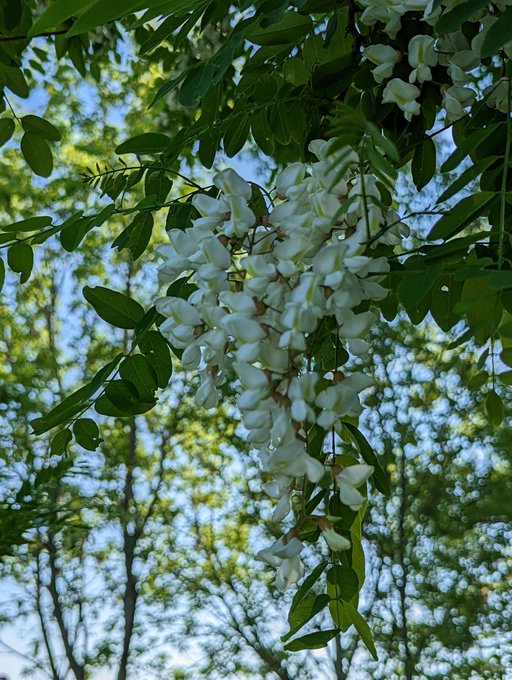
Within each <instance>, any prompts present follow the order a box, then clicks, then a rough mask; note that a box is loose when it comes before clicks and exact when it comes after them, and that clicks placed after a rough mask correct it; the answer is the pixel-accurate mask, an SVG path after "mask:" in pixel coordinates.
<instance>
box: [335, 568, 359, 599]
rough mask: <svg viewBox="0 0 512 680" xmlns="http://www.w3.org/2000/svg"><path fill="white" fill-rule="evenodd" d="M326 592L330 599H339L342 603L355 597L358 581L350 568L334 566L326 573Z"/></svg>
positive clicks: (357, 590)
mask: <svg viewBox="0 0 512 680" xmlns="http://www.w3.org/2000/svg"><path fill="white" fill-rule="evenodd" d="M327 592H328V593H329V595H330V596H331V599H333V600H334V599H340V600H343V601H344V602H350V600H351V599H352V598H353V597H354V596H357V593H358V592H359V579H358V578H357V574H356V572H355V571H354V570H353V569H352V567H348V566H346V565H341V564H335V565H334V566H333V568H332V569H329V571H328V572H327Z"/></svg>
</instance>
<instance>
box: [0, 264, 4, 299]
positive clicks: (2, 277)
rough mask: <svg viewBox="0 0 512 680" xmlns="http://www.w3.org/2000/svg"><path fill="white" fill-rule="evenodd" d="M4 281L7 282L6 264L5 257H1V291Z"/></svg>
mask: <svg viewBox="0 0 512 680" xmlns="http://www.w3.org/2000/svg"><path fill="white" fill-rule="evenodd" d="M4 282H5V264H4V261H3V259H2V258H1V257H0V292H1V291H2V288H3V287H4Z"/></svg>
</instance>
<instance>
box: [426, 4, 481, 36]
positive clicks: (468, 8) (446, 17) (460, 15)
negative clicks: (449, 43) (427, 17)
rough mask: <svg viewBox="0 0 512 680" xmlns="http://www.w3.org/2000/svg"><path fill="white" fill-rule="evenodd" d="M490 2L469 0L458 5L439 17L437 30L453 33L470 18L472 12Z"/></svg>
mask: <svg viewBox="0 0 512 680" xmlns="http://www.w3.org/2000/svg"><path fill="white" fill-rule="evenodd" d="M488 4H489V2H488V0H469V2H464V3H462V4H461V5H457V6H456V7H455V8H454V9H451V10H450V11H448V12H444V13H443V14H442V16H441V17H439V19H438V20H437V23H436V31H437V32H438V33H451V32H452V31H456V30H458V29H460V27H461V24H463V23H464V22H465V21H466V20H467V19H469V17H470V16H471V15H472V14H474V13H475V12H478V10H479V9H482V7H485V6H486V5H488Z"/></svg>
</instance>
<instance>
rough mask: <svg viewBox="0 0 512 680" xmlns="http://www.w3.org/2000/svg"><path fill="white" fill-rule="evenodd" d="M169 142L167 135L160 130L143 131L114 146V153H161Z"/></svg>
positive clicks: (141, 154) (142, 154)
mask: <svg viewBox="0 0 512 680" xmlns="http://www.w3.org/2000/svg"><path fill="white" fill-rule="evenodd" d="M170 143H171V139H170V138H169V137H167V135H163V134H162V133H160V132H144V133H143V134H141V135H136V136H135V137H132V138H131V139H127V140H126V142H123V143H122V144H119V146H117V147H116V153H117V154H118V155H119V156H121V155H122V154H125V153H135V154H137V156H144V155H152V154H157V153H162V151H165V149H166V148H167V147H168V146H169V144H170Z"/></svg>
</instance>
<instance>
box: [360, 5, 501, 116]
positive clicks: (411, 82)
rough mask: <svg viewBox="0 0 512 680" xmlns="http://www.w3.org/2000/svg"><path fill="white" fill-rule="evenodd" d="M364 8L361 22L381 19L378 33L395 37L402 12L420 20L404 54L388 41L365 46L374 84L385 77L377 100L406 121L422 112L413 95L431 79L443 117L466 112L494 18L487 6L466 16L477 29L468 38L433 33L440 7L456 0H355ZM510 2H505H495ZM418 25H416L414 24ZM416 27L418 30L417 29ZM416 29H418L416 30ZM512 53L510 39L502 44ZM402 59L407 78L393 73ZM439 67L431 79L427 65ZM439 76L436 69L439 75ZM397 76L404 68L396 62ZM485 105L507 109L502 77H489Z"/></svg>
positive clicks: (458, 32)
mask: <svg viewBox="0 0 512 680" xmlns="http://www.w3.org/2000/svg"><path fill="white" fill-rule="evenodd" d="M358 1H359V4H360V5H361V6H363V7H364V8H365V9H364V11H363V13H362V15H361V17H360V20H361V22H362V23H363V24H366V25H368V26H375V25H376V24H379V25H380V24H383V26H382V30H383V32H384V33H385V34H386V35H387V36H389V38H391V39H392V40H394V39H395V38H396V36H397V33H398V32H399V30H400V28H401V21H402V17H403V16H404V14H406V13H407V12H416V13H417V14H418V16H417V19H418V20H419V21H423V22H424V30H425V32H424V34H421V33H420V32H418V33H417V34H416V35H414V36H413V37H412V38H411V39H410V40H409V43H408V46H407V51H406V53H405V54H404V53H402V52H400V51H399V50H398V49H394V48H393V47H391V46H390V45H387V44H373V45H369V46H368V47H366V49H365V50H364V58H365V59H366V60H367V61H369V62H370V63H371V64H372V65H373V66H374V67H375V68H373V69H372V74H373V77H374V78H375V81H376V82H377V83H379V84H380V83H383V82H385V87H384V89H383V93H382V94H383V96H382V101H383V102H384V103H390V104H395V105H397V106H398V107H399V108H400V109H401V110H402V111H403V112H404V115H405V118H406V119H407V120H411V118H412V117H413V116H417V115H419V114H420V112H421V106H420V102H419V101H418V98H419V97H420V95H421V87H422V84H423V83H425V82H435V84H436V86H439V90H440V94H441V95H442V104H441V106H442V108H443V109H444V111H445V115H446V120H447V122H451V121H454V120H457V119H458V118H460V117H461V116H463V115H464V114H465V113H466V110H467V109H468V107H470V106H471V105H472V104H473V103H474V101H475V99H476V96H477V95H476V92H475V90H474V89H473V88H472V87H470V85H471V83H472V82H473V81H474V80H475V78H476V77H477V76H478V74H479V69H480V68H481V63H482V60H481V50H482V45H483V42H484V40H485V37H486V35H487V32H488V31H489V29H490V28H491V26H493V24H495V23H496V22H497V21H498V16H496V15H491V14H489V11H488V7H487V6H484V7H481V6H479V9H478V10H477V11H476V12H474V14H473V15H472V16H471V17H470V21H471V22H472V23H474V24H475V27H476V30H475V32H474V33H475V34H474V37H473V38H469V37H467V34H466V33H465V32H463V30H462V28H459V29H458V30H456V31H453V32H450V33H436V22H437V20H438V19H439V17H440V15H441V12H442V10H443V9H444V10H445V11H447V10H450V9H451V8H453V7H454V6H455V5H457V4H459V3H458V2H457V0H449V1H448V2H446V1H445V2H443V4H442V6H441V5H440V4H439V3H434V2H433V1H432V0H431V1H430V2H427V1H422V0H404V1H403V2H387V1H386V0H358ZM498 4H500V5H503V6H506V5H509V4H510V3H509V2H504V3H498ZM420 26H421V24H419V25H418V28H419V27H420ZM417 30H418V29H417ZM420 30H421V29H420ZM504 50H505V53H506V55H507V56H508V57H512V41H510V42H509V43H508V44H507V45H505V47H504ZM404 62H407V63H408V66H409V69H410V70H409V76H408V78H407V80H404V79H403V78H401V77H394V72H395V69H396V67H397V65H398V64H400V67H401V65H402V64H403V63H404ZM437 66H440V67H442V70H441V69H438V71H437V73H436V78H434V76H433V73H432V69H433V68H434V67H437ZM443 73H444V76H443V75H440V74H443ZM401 75H404V74H403V68H402V67H401ZM483 95H484V98H485V100H486V102H487V104H488V105H489V106H491V107H493V108H496V109H498V110H499V111H502V112H503V113H506V112H507V111H508V84H507V81H506V79H504V78H503V79H501V80H498V81H496V82H493V83H492V84H491V85H489V86H488V87H487V88H486V89H485V90H484V92H483Z"/></svg>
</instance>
